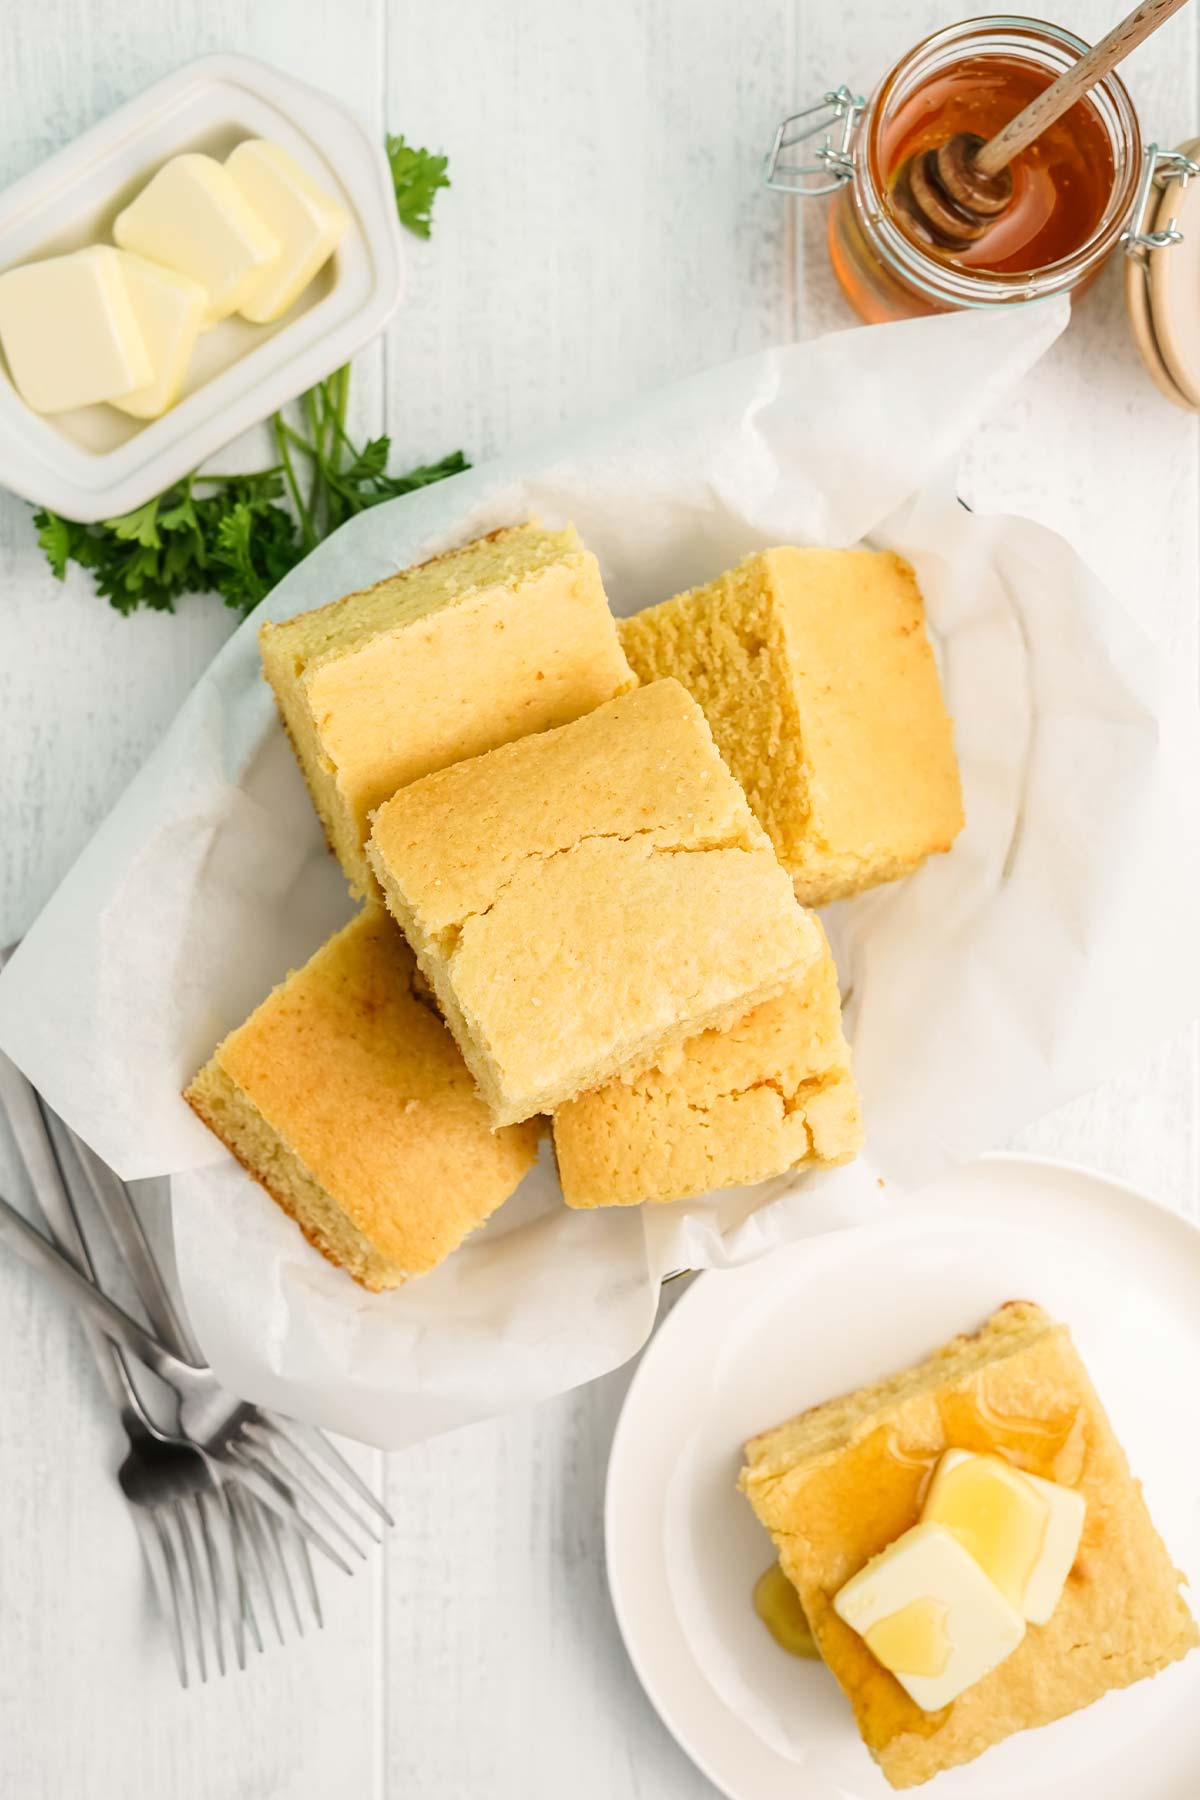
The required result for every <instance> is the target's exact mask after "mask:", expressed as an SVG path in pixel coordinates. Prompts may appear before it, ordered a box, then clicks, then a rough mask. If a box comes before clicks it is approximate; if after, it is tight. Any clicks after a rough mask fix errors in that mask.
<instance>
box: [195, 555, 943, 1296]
mask: <svg viewBox="0 0 1200 1800" xmlns="http://www.w3.org/2000/svg"><path fill="white" fill-rule="evenodd" d="M259 641H260V645H261V650H262V659H263V668H264V671H265V674H266V677H267V680H268V681H269V682H270V684H271V686H272V688H273V690H274V693H275V697H276V700H277V702H278V705H279V711H280V715H281V717H282V719H283V723H284V726H285V729H286V730H287V732H288V735H289V737H290V739H291V742H292V745H293V747H294V749H295V752H296V756H297V758H298V760H299V762H300V766H301V768H302V770H303V772H304V776H305V779H306V781H307V783H308V786H309V790H310V792H311V794H312V797H313V802H314V804H315V806H316V809H317V812H318V814H319V816H320V819H321V822H322V825H323V826H324V829H325V833H326V836H327V838H328V841H329V844H330V848H331V849H332V850H333V852H334V854H335V855H336V856H337V857H338V859H339V861H340V862H341V865H342V867H343V869H344V870H345V873H346V876H347V879H348V881H349V883H350V886H351V889H352V891H353V893H354V894H355V895H356V896H357V897H358V898H359V899H360V900H362V901H363V903H364V904H363V909H362V911H361V913H360V914H359V916H358V917H357V918H356V919H355V920H354V921H352V923H351V924H350V925H348V926H346V927H345V928H344V929H343V930H342V931H340V932H339V933H337V934H336V936H335V937H334V938H332V939H331V940H330V941H329V942H328V943H327V944H326V945H324V947H323V948H321V949H319V950H318V951H317V953H316V955H315V956H314V957H313V958H312V959H311V961H310V962H309V963H308V964H307V965H306V966H305V967H304V968H303V969H302V970H300V971H299V972H298V973H296V974H293V975H291V976H290V977H289V978H288V979H287V980H286V981H285V982H284V983H282V985H281V986H280V987H278V988H276V990H275V991H274V993H272V994H271V995H270V996H268V998H267V999H266V1000H265V1001H264V1002H263V1004H262V1005H261V1006H260V1007H259V1008H258V1009H257V1011H256V1012H255V1013H254V1014H253V1015H252V1017H251V1018H250V1019H249V1020H248V1021H247V1022H246V1023H245V1024H244V1025H242V1026H241V1027H240V1028H239V1029H238V1030H235V1031H233V1032H232V1033H231V1034H230V1035H229V1036H228V1037H227V1038H226V1039H225V1040H224V1041H223V1042H222V1043H221V1044H220V1045H219V1046H218V1048H217V1050H216V1051H215V1053H214V1055H213V1057H212V1059H211V1060H210V1061H209V1063H208V1064H207V1065H206V1066H205V1068H204V1069H202V1070H201V1072H200V1073H199V1075H197V1077H196V1078H195V1080H194V1081H193V1082H192V1084H191V1086H190V1087H189V1089H188V1091H187V1099H188V1101H189V1102H190V1104H191V1105H192V1106H193V1107H194V1109H195V1110H196V1112H197V1113H198V1114H199V1115H200V1117H201V1118H202V1119H204V1120H205V1122H206V1123H207V1124H208V1125H209V1126H210V1127H211V1128H212V1129H213V1131H215V1132H216V1133H217V1135H218V1136H219V1137H220V1138H221V1139H222V1140H223V1141H224V1143H225V1144H226V1145H227V1146H228V1147H229V1149H230V1150H231V1151H232V1152H233V1153H234V1155H235V1156H237V1157H238V1158H239V1159H240V1160H241V1161H242V1162H243V1163H244V1164H245V1166H246V1167H247V1168H248V1169H249V1170H250V1172H251V1173H252V1174H253V1175H254V1176H255V1177H256V1179H257V1180H258V1181H259V1182H261V1183H262V1185H263V1186H264V1187H265V1188H266V1189H267V1191H268V1192H269V1193H270V1194H271V1195H272V1196H273V1197H274V1198H275V1199H276V1200H277V1201H278V1203H279V1204H280V1205H281V1206H282V1207H283V1208H284V1210H285V1211H286V1212H288V1213H289V1214H290V1215H291V1216H292V1218H294V1219H295V1221H296V1222H297V1224H298V1225H299V1226H300V1228H301V1230H302V1231H303V1232H304V1233H305V1234H306V1236H308V1237H309V1238H310V1240H311V1241H312V1242H313V1243H314V1244H315V1245H316V1246H317V1248H318V1249H320V1250H321V1251H322V1252H323V1253H324V1254H325V1255H326V1256H328V1257H329V1258H330V1259H331V1260H332V1261H334V1262H336V1263H338V1264H340V1265H341V1266H342V1267H343V1268H345V1269H346V1270H347V1271H348V1272H349V1273H350V1274H351V1275H353V1276H354V1278H355V1279H356V1280H358V1281H360V1282H361V1283H362V1284H363V1285H364V1286H366V1287H368V1288H372V1289H376V1290H378V1289H382V1288H387V1287H394V1286H396V1285H398V1284H399V1283H401V1282H403V1281H405V1280H408V1279H409V1278H411V1277H412V1276H415V1275H420V1274H424V1273H426V1272H427V1271H428V1270H430V1269H432V1268H433V1267H435V1266H436V1264H437V1263H439V1262H440V1261H441V1260H442V1259H443V1258H444V1257H445V1256H447V1255H448V1254H449V1253H450V1252H451V1251H452V1250H454V1249H455V1248H456V1247H457V1246H458V1245H459V1244H460V1243H461V1242H462V1240H463V1239H464V1238H465V1237H466V1236H467V1234H468V1233H469V1232H470V1231H472V1230H473V1229H474V1228H475V1227H476V1226H478V1225H480V1224H481V1223H482V1222H483V1221H484V1220H485V1219H486V1218H487V1217H488V1216H489V1214H491V1213H492V1212H493V1211H494V1210H495V1209H496V1207H498V1206H499V1205H500V1204H501V1203H502V1202H503V1201H504V1200H505V1199H506V1198H507V1197H508V1195H509V1194H511V1193H512V1191H513V1190H514V1189H515V1188H516V1186H517V1184H518V1183H519V1182H520V1180H521V1178H522V1176H523V1175H524V1174H525V1173H526V1171H527V1170H528V1169H529V1167H530V1166H531V1164H532V1163H533V1161H534V1159H535V1156H536V1154H537V1146H538V1140H539V1137H540V1136H541V1134H542V1128H543V1124H544V1123H545V1121H546V1120H547V1119H549V1121H550V1129H552V1132H553V1138H554V1146H555V1151H556V1155H557V1159H558V1167H559V1173H560V1177H561V1181H562V1188H563V1196H564V1199H565V1201H566V1203H567V1205H569V1206H574V1207H587V1208H590V1207H596V1206H615V1205H636V1204H640V1203H643V1202H649V1201H670V1200H676V1199H681V1198H685V1197H688V1196H693V1195H696V1194H701V1193H705V1192H708V1191H710V1190H712V1189H716V1188H721V1187H728V1186H732V1185H740V1184H742V1183H747V1182H755V1181H762V1180H765V1179H766V1178H768V1177H770V1176H773V1175H778V1174H781V1173H783V1172H784V1171H786V1170H789V1169H796V1168H801V1167H804V1166H807V1165H816V1164H833V1163H840V1162H845V1161H847V1160H849V1159H850V1158H851V1157H853V1156H854V1155H855V1154H856V1152H857V1151H858V1149H859V1147H860V1145H861V1142H862V1124H861V1119H860V1111H859V1102H858V1095H857V1091H856V1089H855V1085H854V1080H853V1076H852V1074H851V1070H850V1053H849V1049H848V1046H847V1044H846V1040H845V1037H844V1035H843V1031H842V1022H841V1008H840V1003H839V997H838V984H837V974H836V970H835V969H834V966H833V961H832V958H831V955H830V951H829V946H828V943H827V941H826V939H825V934H824V932H823V930H822V928H821V925H820V923H819V921H818V919H817V917H816V915H815V914H814V913H813V912H811V911H809V910H808V908H809V907H811V906H814V905H820V904H822V903H824V902H825V901H828V900H832V899H834V898H838V897H841V896H845V895H850V894H854V893H858V892H860V891H861V890H862V889H864V888H868V887H871V886H873V885H875V884H877V883H879V882H883V881H894V880H896V879H898V878H899V877H900V876H903V875H906V874H908V873H910V872H911V871H912V870H914V869H915V868H917V867H918V866H919V865H920V863H922V862H923V861H924V859H925V858H926V857H927V856H929V855H931V854H933V853H935V852H941V851H946V850H948V849H949V848H950V846H951V844H952V842H953V840H954V837H955V835H956V834H957V832H958V831H959V829H960V827H961V825H962V801H961V794H960V788H959V779H958V770H957V766H956V764H955V759H954V748H953V739H952V732H951V726H950V721H949V719H948V718H947V715H946V711H945V707H944V704H943V701H942V696H941V690H940V686H939V682H938V675H937V669H936V665H935V663H934V659H933V654H932V651H931V649H930V645H929V640H928V638H927V636H926V632H925V623H924V611H923V606H922V601H921V595H920V592H919V590H918V588H917V585H916V582H915V580H914V578H913V575H912V571H911V570H910V569H909V568H908V567H907V565H906V564H904V563H903V562H902V561H900V559H899V558H897V557H895V556H892V555H890V554H886V553H876V552H872V551H866V550H851V551H825V550H796V549H780V550H771V551H767V552H765V553H762V554H759V555H755V556H752V557H750V558H748V559H747V561H745V562H744V563H742V564H741V565H740V566H739V567H738V568H737V569H735V570H733V571H732V572H731V573H730V574H727V575H724V576H722V577H721V578H720V579H719V580H717V581H715V582H713V583H712V584H711V585H709V586H708V587H703V588H697V589H694V590H692V591H691V592H689V593H685V594H680V595H678V596H676V597H675V598H674V599H669V600H666V601H665V602H664V603H663V604H662V605H660V606H656V607H652V608H650V609H649V610H648V611H646V612H643V613H641V614H639V615H637V616H636V617H634V618H631V619H627V620H623V621H621V622H620V623H618V622H617V621H616V620H615V619H614V618H613V615H612V613H611V611H610V609H609V605H608V601H607V598H606V596H605V592H604V588H603V585H602V583H601V578H600V571H599V567H598V565H597V562H596V559H595V557H594V556H593V555H592V554H591V553H590V552H589V551H588V550H586V549H585V548H584V546H583V544H582V543H581V542H580V540H579V538H578V536H577V535H576V533H575V532H574V531H573V530H572V529H570V528H568V529H567V530H563V531H548V530H544V529H542V528H541V527H540V526H538V525H536V524H526V525H517V526H513V527H510V528H507V529H504V530H501V531H497V532H494V533H492V534H491V535H490V536H489V537H486V538H482V539H480V540H479V541H477V542H475V543H472V544H468V545H466V546H465V547H464V548H462V549H459V550H455V551H451V552H449V553H448V554H446V555H444V556H440V557H437V558H435V559H434V560H433V561H432V562H428V563H425V564H422V565H420V566H419V567H417V568H413V569H408V570H404V571H402V572H401V573H400V574H397V575H395V576H392V577H390V578H389V579H387V580H385V581H382V582H379V583H378V584H377V585H376V586H375V587H372V588H369V589H367V590H365V591H364V592H361V593H357V594H351V595H349V596H348V597H347V598H345V599H343V600H338V601H336V602H334V603H333V604H331V605H328V606H324V607H321V608H319V609H317V610H316V611H314V612H310V613H305V614H302V615H300V616H299V617H298V618H294V619H291V620H288V621H286V622H284V623H283V624H278V625H276V624H266V625H264V626H263V627H262V630H261V632H260V634H259Z"/></svg>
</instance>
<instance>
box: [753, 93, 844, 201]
mask: <svg viewBox="0 0 1200 1800" xmlns="http://www.w3.org/2000/svg"><path fill="white" fill-rule="evenodd" d="M866 105H867V103H866V101H865V100H864V99H863V96H862V95H861V94H852V93H851V92H850V89H849V88H848V87H846V85H845V84H844V83H843V84H842V86H841V87H840V88H837V89H835V90H834V91H833V92H831V93H828V94H826V95H825V98H824V99H823V100H819V101H818V102H817V103H816V105H815V106H806V107H805V108H804V111H803V112H797V113H790V114H789V115H788V117H787V118H786V119H782V120H781V121H780V123H779V125H778V127H777V129H776V132H775V140H774V142H773V143H772V145H771V148H770V149H769V150H768V151H767V154H766V157H765V158H764V161H763V180H764V181H765V182H766V184H767V186H768V187H769V188H773V189H774V190H775V192H776V193H777V194H810V195H812V196H813V197H814V198H815V197H817V196H819V195H821V194H834V193H836V192H837V190H838V188H840V187H841V186H842V185H843V183H845V182H847V181H850V180H851V179H852V178H853V175H854V152H853V151H852V150H851V148H850V145H851V142H852V140H853V137H854V132H855V128H856V126H857V125H858V121H859V119H860V117H861V116H862V114H863V112H864V111H865V110H866ZM839 125H840V126H841V132H840V134H839V138H838V142H837V143H836V144H835V143H834V141H833V134H834V130H835V127H837V126H839ZM821 136H824V142H823V143H822V144H820V145H819V146H818V147H817V149H816V150H814V151H813V152H812V160H811V162H799V163H789V162H785V161H784V160H783V159H784V157H785V156H786V155H787V153H788V151H789V150H794V149H796V147H797V145H799V144H807V143H811V141H812V139H813V138H815V137H821Z"/></svg>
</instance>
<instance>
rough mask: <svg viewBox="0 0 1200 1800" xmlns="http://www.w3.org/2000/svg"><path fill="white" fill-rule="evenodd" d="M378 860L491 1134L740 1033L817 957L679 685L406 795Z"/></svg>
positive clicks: (620, 701)
mask: <svg viewBox="0 0 1200 1800" xmlns="http://www.w3.org/2000/svg"><path fill="white" fill-rule="evenodd" d="M370 855H371V862H372V865H373V867H374V869H375V873H376V875H377V876H378V878H379V881H380V884H381V886H382V888H383V891H384V894H385V896H386V899H387V903H388V906H389V907H390V908H391V910H392V912H393V913H394V915H395V917H396V919H397V920H398V921H399V923H400V924H401V926H402V927H403V929H404V932H405V934H406V936H407V937H408V939H409V942H410V943H411V944H412V945H413V948H414V949H415V951H416V953H417V959H418V961H419V963H420V965H421V968H422V969H423V970H424V972H425V974H426V976H427V977H428V978H429V981H430V982H431V984H432V986H433V989H434V991H435V993H436V995H437V998H438V1003H439V1005H440V1006H441V1009H442V1012H443V1014H444V1016H445V1018H446V1021H447V1023H448V1025H449V1026H450V1029H451V1030H452V1031H453V1033H454V1035H455V1037H456V1039H457V1040H458V1044H459V1047H460V1049H461V1050H462V1052H463V1055H464V1057H465V1058H466V1060H467V1063H468V1065H469V1066H470V1069H471V1071H472V1073H473V1074H474V1076H475V1079H476V1080H477V1081H478V1083H479V1086H480V1090H481V1092H482V1093H483V1095H484V1097H485V1099H486V1100H487V1103H488V1105H489V1106H490V1108H491V1109H492V1113H493V1116H494V1118H495V1120H496V1122H497V1123H498V1124H508V1123H511V1122H512V1121H513V1120H516V1119H524V1118H528V1117H530V1116H531V1115H532V1114H534V1113H539V1112H549V1111H552V1110H553V1109H554V1108H555V1107H556V1106H559V1105H561V1104H562V1102H563V1101H565V1100H569V1099H570V1098H571V1097H572V1096H573V1095H575V1094H577V1093H580V1092H582V1091H583V1090H584V1089H586V1088H589V1087H598V1086H600V1085H601V1083H603V1082H605V1081H608V1080H609V1079H611V1077H612V1076H614V1075H616V1074H618V1073H619V1072H620V1071H621V1070H622V1069H636V1068H639V1067H640V1068H645V1067H647V1066H648V1065H649V1064H651V1063H654V1062H655V1061H657V1060H659V1059H660V1057H661V1055H662V1053H663V1052H664V1051H665V1050H666V1049H668V1048H669V1047H670V1046H671V1045H673V1044H678V1043H682V1042H683V1041H684V1039H686V1038H688V1037H692V1036H695V1035H696V1034H697V1033H698V1032H700V1031H703V1030H706V1029H708V1028H709V1027H714V1026H715V1027H723V1026H726V1025H731V1024H733V1023H734V1021H735V1020H736V1019H738V1018H740V1017H741V1016H742V1015H743V1014H744V1013H746V1012H748V1011H749V1010H750V1008H751V1007H753V1006H756V1005H757V1004H758V1003H759V1002H760V1001H762V1000H765V999H768V998H770V997H772V996H773V995H775V994H777V993H780V992H782V990H783V989H784V988H785V987H786V986H787V985H788V983H789V982H791V981H794V980H796V979H797V978H798V977H799V976H800V975H802V974H803V972H804V971H805V970H806V969H807V968H808V967H809V966H810V964H811V963H812V962H813V960H814V959H815V957H816V956H817V955H818V954H819V951H820V948H821V940H820V936H819V933H818V930H817V926H816V923H815V921H814V920H813V919H812V918H811V917H810V916H809V915H808V914H807V913H805V912H804V911H803V910H802V908H801V907H800V906H799V905H798V904H797V903H796V900H795V897H794V895H793V893H792V891H791V884H790V882H789V881H788V878H787V876H786V875H785V874H784V872H783V870H782V869H781V868H780V867H779V864H778V862H777V861H776V859H775V856H774V854H773V853H772V850H771V845H770V841H769V839H768V838H767V836H766V834H765V833H764V832H763V830H762V829H761V827H760V826H759V825H758V824H757V822H756V820H755V818H754V815H753V813H752V812H751V811H750V808H749V807H748V806H747V804H746V800H745V796H744V795H743V793H742V791H741V789H740V788H739V787H738V785H737V783H736V781H734V779H733V777H732V776H731V775H730V773H729V771H728V769H727V768H726V767H725V765H724V763H723V762H722V761H721V758H720V757H719V755H718V754H717V751H716V747H715V746H714V744H713V741H712V734H711V733H710V731H709V729H708V727H707V725H706V724H705V722H704V715H703V714H702V713H701V711H700V709H699V707H698V706H697V705H696V703H695V702H694V701H693V700H692V699H690V698H689V696H688V695H687V694H686V693H685V692H684V691H683V689H682V688H681V687H680V686H679V684H678V682H674V681H661V682H655V683H653V684H652V685H651V686H649V687H644V688H639V689H636V690H635V691H634V692H633V693H630V694H624V695H621V696H620V697H619V698H617V699H615V700H610V701H608V702H607V704H606V705H604V706H601V707H598V708H597V709H596V711H595V712H592V713H589V714H588V715H587V717H586V718H582V719H578V720H576V721H575V722H574V723H573V724H571V725H563V726H560V727H559V728H558V729H557V730H554V731H547V732H542V733H540V734H539V735H537V736H535V737H527V738H523V739H522V740H521V741H520V742H518V743H514V744H508V745H505V746H504V747H503V748H501V749H498V750H492V751H490V752H489V753H488V754H487V755H485V756H479V757H475V758H473V759H472V760H471V761H469V762H462V763H457V764H455V765H454V766H453V767H452V768H448V769H442V770H440V771H439V772H438V773H437V774H434V775H427V776H425V777H424V778H423V779H422V780H420V781H416V782H413V783H412V785H411V786H409V787H406V788H402V789H401V790H400V792H399V793H398V794H397V795H396V796H395V797H394V798H393V799H392V800H389V801H388V802H387V804H386V805H384V806H382V807H380V809H379V811H378V812H377V813H376V815H375V823H374V827H373V830H372V834H371V842H370Z"/></svg>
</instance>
